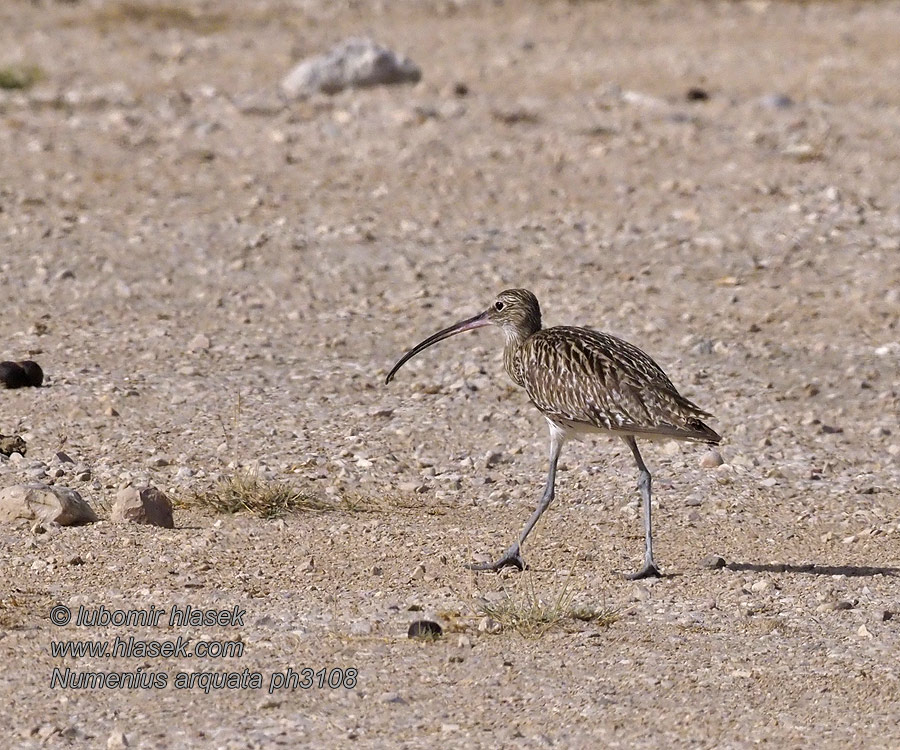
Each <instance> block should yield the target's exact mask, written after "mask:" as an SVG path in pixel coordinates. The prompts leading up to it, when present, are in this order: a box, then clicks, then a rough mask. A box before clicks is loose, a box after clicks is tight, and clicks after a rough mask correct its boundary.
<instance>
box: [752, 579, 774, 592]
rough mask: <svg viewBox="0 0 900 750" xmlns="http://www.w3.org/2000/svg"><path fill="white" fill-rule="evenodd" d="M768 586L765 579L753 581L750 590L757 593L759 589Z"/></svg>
mask: <svg viewBox="0 0 900 750" xmlns="http://www.w3.org/2000/svg"><path fill="white" fill-rule="evenodd" d="M767 588H769V582H768V581H767V580H765V579H763V580H760V581H754V583H753V585H752V586H751V587H750V590H751V591H753V592H755V593H759V592H760V591H765V590H766V589H767Z"/></svg>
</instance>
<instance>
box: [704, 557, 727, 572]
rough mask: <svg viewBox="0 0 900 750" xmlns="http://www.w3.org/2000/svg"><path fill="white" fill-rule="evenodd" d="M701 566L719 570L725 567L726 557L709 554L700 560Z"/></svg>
mask: <svg viewBox="0 0 900 750" xmlns="http://www.w3.org/2000/svg"><path fill="white" fill-rule="evenodd" d="M700 567H701V568H706V569H707V570H718V569H719V568H724V567H725V558H724V557H721V556H720V555H715V554H712V555H707V556H706V557H704V558H703V559H702V560H701V561H700Z"/></svg>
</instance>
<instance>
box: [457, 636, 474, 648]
mask: <svg viewBox="0 0 900 750" xmlns="http://www.w3.org/2000/svg"><path fill="white" fill-rule="evenodd" d="M456 645H457V646H458V647H459V648H472V639H471V638H469V636H467V635H461V636H460V637H459V638H457V639H456Z"/></svg>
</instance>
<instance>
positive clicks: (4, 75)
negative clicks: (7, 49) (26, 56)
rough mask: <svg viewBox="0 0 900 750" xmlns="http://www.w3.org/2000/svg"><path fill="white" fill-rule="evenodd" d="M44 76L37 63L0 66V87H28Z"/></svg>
mask: <svg viewBox="0 0 900 750" xmlns="http://www.w3.org/2000/svg"><path fill="white" fill-rule="evenodd" d="M43 77H44V72H43V71H42V70H41V69H40V68H39V67H38V66H37V65H3V66H0V89H23V90H24V89H30V88H31V87H32V86H34V84H35V83H37V82H38V81H40V80H41V79H42V78H43Z"/></svg>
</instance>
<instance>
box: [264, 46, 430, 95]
mask: <svg viewBox="0 0 900 750" xmlns="http://www.w3.org/2000/svg"><path fill="white" fill-rule="evenodd" d="M421 77H422V71H421V70H420V69H419V66H418V65H416V64H415V63H414V62H413V61H412V60H410V59H409V58H407V57H403V56H402V55H398V54H396V53H395V52H392V51H391V50H389V49H387V48H386V47H382V46H381V45H380V44H377V43H376V42H374V41H372V40H371V39H366V38H358V37H351V38H350V39H345V40H344V41H343V42H341V43H339V44H337V45H336V46H334V47H332V48H331V49H330V50H329V51H328V52H326V53H325V54H324V55H317V56H316V57H310V58H308V59H306V60H304V61H302V62H301V63H300V64H299V65H297V66H296V67H295V68H294V69H293V70H292V71H291V72H290V73H288V75H287V76H286V77H285V78H284V80H283V81H282V82H281V89H282V91H283V92H284V93H285V94H286V95H287V96H289V97H291V98H297V97H303V96H310V95H311V94H315V93H317V92H321V93H324V94H336V93H337V92H338V91H343V90H344V89H347V88H364V87H368V86H385V85H390V84H396V83H416V82H417V81H419V80H420V79H421Z"/></svg>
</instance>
